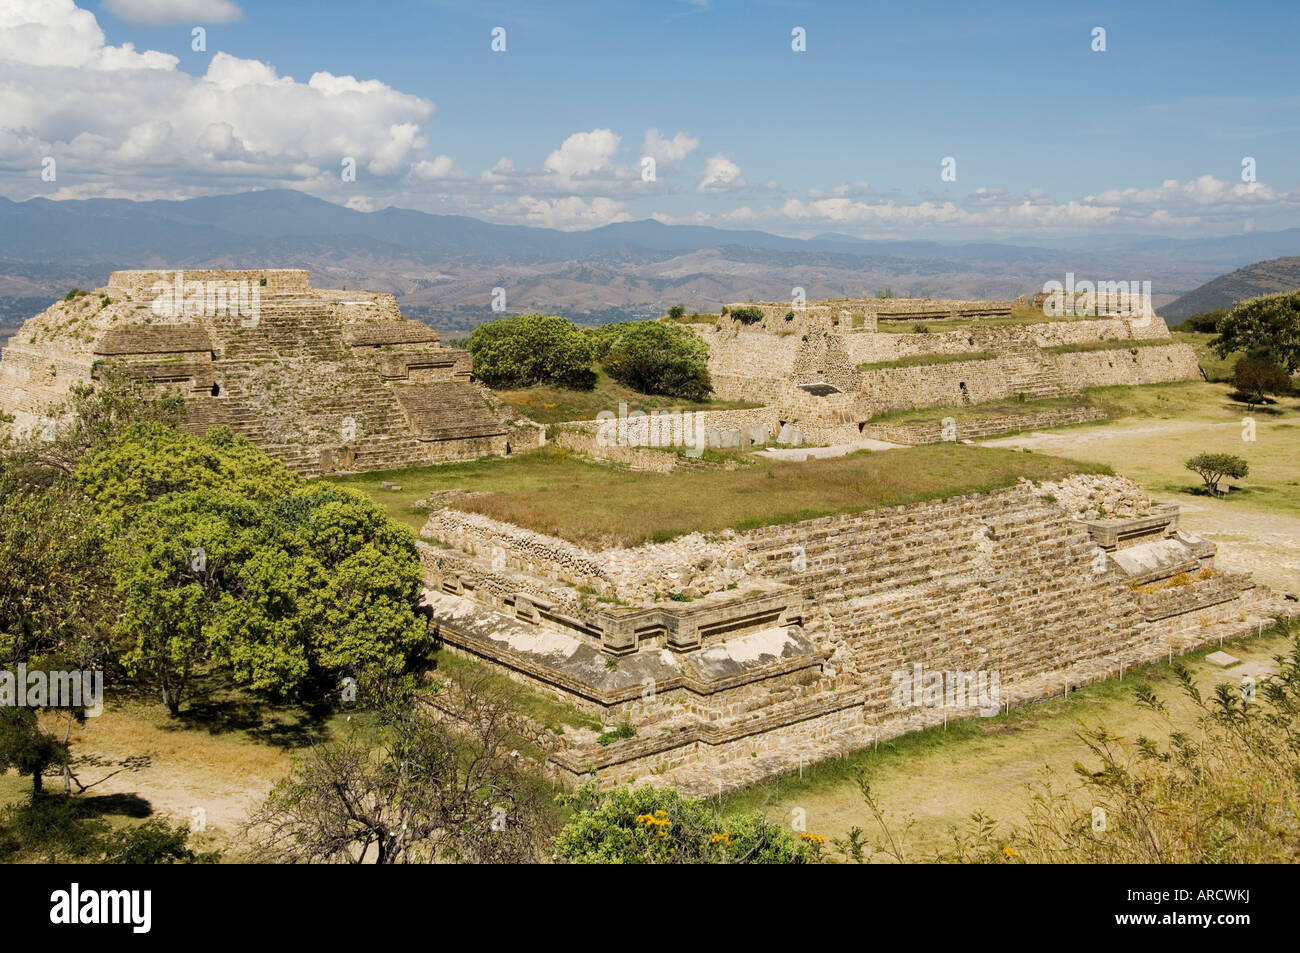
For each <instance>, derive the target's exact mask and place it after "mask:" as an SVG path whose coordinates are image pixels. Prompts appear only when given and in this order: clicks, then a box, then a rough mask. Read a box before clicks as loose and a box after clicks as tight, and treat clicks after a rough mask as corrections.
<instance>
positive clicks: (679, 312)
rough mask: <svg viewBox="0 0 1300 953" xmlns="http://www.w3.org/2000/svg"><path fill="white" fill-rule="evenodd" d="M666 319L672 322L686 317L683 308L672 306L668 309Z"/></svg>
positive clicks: (681, 306) (678, 305) (677, 305)
mask: <svg viewBox="0 0 1300 953" xmlns="http://www.w3.org/2000/svg"><path fill="white" fill-rule="evenodd" d="M668 317H670V318H672V319H673V320H674V321H680V320H681V319H682V318H684V317H686V308H685V306H683V305H680V304H675V305H673V306H672V307H671V308H669V309H668Z"/></svg>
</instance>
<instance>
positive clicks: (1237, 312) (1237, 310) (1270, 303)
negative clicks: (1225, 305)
mask: <svg viewBox="0 0 1300 953" xmlns="http://www.w3.org/2000/svg"><path fill="white" fill-rule="evenodd" d="M1218 331H1219V336H1218V337H1216V338H1215V339H1214V340H1213V341H1212V342H1210V344H1211V347H1213V348H1214V350H1215V351H1216V352H1217V353H1218V355H1219V356H1220V357H1227V356H1228V355H1229V354H1232V353H1234V352H1236V351H1244V352H1246V353H1248V354H1254V353H1260V354H1264V355H1267V356H1269V357H1270V358H1271V359H1272V360H1274V361H1276V362H1277V363H1278V364H1281V365H1282V366H1283V367H1284V368H1286V371H1287V373H1288V374H1295V373H1296V372H1297V371H1300V291H1288V292H1284V293H1282V294H1272V295H1263V296H1262V297H1259V298H1251V299H1249V300H1247V301H1242V302H1240V303H1238V304H1237V306H1236V307H1234V308H1233V309H1232V310H1231V311H1230V312H1228V314H1227V315H1226V316H1225V317H1223V318H1222V319H1220V321H1219V322H1218Z"/></svg>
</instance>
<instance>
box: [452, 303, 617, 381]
mask: <svg viewBox="0 0 1300 953" xmlns="http://www.w3.org/2000/svg"><path fill="white" fill-rule="evenodd" d="M465 347H466V349H467V350H468V351H469V352H470V354H471V355H472V356H473V358H474V373H475V374H476V375H477V376H478V377H479V378H480V379H481V380H482V381H483V382H484V383H486V384H487V385H488V386H489V387H531V386H532V385H534V384H555V385H557V386H560V387H568V388H572V389H574V390H590V389H591V388H592V387H594V386H595V384H596V375H595V372H594V371H593V370H592V369H591V359H592V356H591V345H590V344H589V343H588V341H587V338H586V336H585V335H584V334H583V333H582V331H581V330H579V328H578V327H577V326H576V325H574V324H573V322H572V321H569V320H567V319H565V318H561V317H556V316H553V315H545V314H526V315H513V316H511V317H508V318H500V319H498V320H496V321H489V322H488V323H487V324H481V325H479V326H478V327H477V328H475V329H474V330H473V331H472V332H471V333H470V336H469V340H468V341H467V342H466V345H465Z"/></svg>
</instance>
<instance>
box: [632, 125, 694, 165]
mask: <svg viewBox="0 0 1300 953" xmlns="http://www.w3.org/2000/svg"><path fill="white" fill-rule="evenodd" d="M699 147H700V140H698V139H694V138H692V137H690V136H688V135H687V134H686V133H684V132H681V131H678V133H677V134H676V135H674V136H673V137H672V138H671V139H665V138H664V137H663V136H661V135H660V134H659V130H658V129H654V128H650V129H647V130H646V131H645V140H644V141H643V142H642V144H641V154H642V155H647V156H650V157H651V158H652V159H654V160H655V164H656V165H657V166H658V165H668V164H670V163H673V162H679V161H681V160H682V159H684V158H686V156H688V155H689V154H690V153H692V152H694V151H695V150H696V149H698V148H699Z"/></svg>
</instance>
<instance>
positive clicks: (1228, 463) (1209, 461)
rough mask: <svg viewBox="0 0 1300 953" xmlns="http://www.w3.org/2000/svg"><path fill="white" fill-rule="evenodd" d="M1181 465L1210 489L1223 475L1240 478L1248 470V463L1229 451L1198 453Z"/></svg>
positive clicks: (1235, 478)
mask: <svg viewBox="0 0 1300 953" xmlns="http://www.w3.org/2000/svg"><path fill="white" fill-rule="evenodd" d="M1183 466H1185V467H1186V468H1187V469H1189V470H1191V471H1192V472H1193V473H1195V474H1196V475H1197V476H1199V477H1200V478H1201V479H1202V480H1203V481H1205V488H1206V489H1207V490H1211V491H1212V490H1213V489H1214V488H1215V486H1216V485H1217V484H1218V483H1219V481H1220V480H1222V479H1223V478H1224V477H1232V478H1233V479H1234V480H1240V479H1241V478H1242V477H1244V476H1246V474H1247V473H1249V472H1250V464H1248V463H1247V462H1246V461H1245V460H1243V459H1242V458H1241V457H1238V456H1234V455H1233V454H1231V453H1198V454H1197V455H1196V456H1194V457H1192V458H1190V459H1189V460H1188V461H1187V462H1186V463H1185V464H1183Z"/></svg>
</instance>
